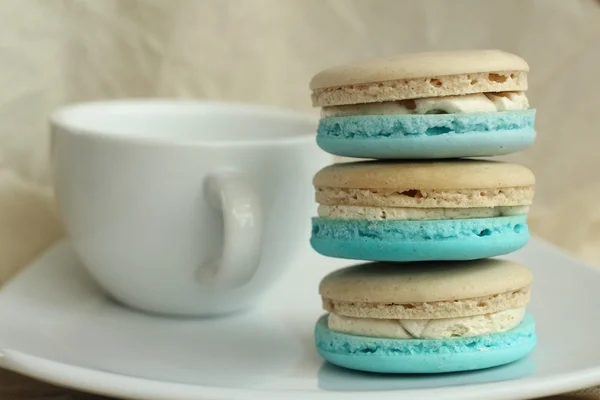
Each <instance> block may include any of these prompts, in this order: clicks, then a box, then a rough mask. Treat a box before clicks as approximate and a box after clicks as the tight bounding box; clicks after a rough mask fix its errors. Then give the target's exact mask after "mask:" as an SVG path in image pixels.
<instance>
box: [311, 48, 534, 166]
mask: <svg viewBox="0 0 600 400" xmlns="http://www.w3.org/2000/svg"><path fill="white" fill-rule="evenodd" d="M528 72H529V66H528V64H527V62H526V61H525V60H523V59H522V58H520V57H518V56H517V55H514V54H510V53H506V52H503V51H499V50H474V51H454V52H437V53H415V54H405V55H401V56H399V57H395V58H385V59H377V60H372V61H369V62H364V63H359V64H351V65H345V66H338V67H334V68H329V69H326V70H324V71H321V72H319V73H318V74H316V75H315V76H314V77H313V78H312V80H311V82H310V89H311V90H312V102H313V106H315V107H321V108H322V109H321V120H320V122H319V128H318V136H317V143H318V144H319V146H320V147H321V148H322V149H323V150H325V151H327V152H329V153H331V154H336V155H341V156H347V157H357V158H379V159H419V158H422V159H428V158H459V157H480V156H496V155H504V154H509V153H513V152H516V151H519V150H523V149H525V148H527V147H529V146H530V145H531V144H533V142H534V140H535V130H534V120H535V110H534V109H530V108H529V102H528V99H527V96H526V95H525V91H527V75H528Z"/></svg>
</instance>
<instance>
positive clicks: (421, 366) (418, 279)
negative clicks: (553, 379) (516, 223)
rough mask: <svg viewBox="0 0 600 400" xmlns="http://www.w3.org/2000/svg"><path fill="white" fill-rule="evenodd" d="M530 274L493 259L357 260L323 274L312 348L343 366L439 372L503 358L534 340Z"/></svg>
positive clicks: (520, 353) (515, 355)
mask: <svg viewBox="0 0 600 400" xmlns="http://www.w3.org/2000/svg"><path fill="white" fill-rule="evenodd" d="M531 282H532V275H531V273H530V272H529V271H528V270H527V269H526V268H525V267H523V266H521V265H519V264H517V263H514V262H511V261H508V260H499V259H483V260H475V261H461V262H450V263H427V265H425V266H424V265H423V264H422V263H419V264H415V263H408V264H402V265H395V264H390V263H370V264H361V265H357V266H353V267H349V268H344V269H341V270H338V271H335V272H333V273H331V274H329V275H327V276H326V277H325V278H323V280H322V281H321V284H320V286H319V292H320V294H321V296H322V300H323V308H324V309H325V310H326V311H327V312H328V314H326V315H324V316H323V317H321V318H320V319H319V321H318V322H317V324H316V327H315V343H316V347H317V350H318V352H319V354H320V355H321V356H322V357H323V358H324V359H326V360H328V361H329V362H331V363H333V364H336V365H339V366H342V367H345V368H350V369H356V370H361V371H370V372H379V373H440V372H454V371H467V370H475V369H482V368H489V367H493V366H498V365H503V364H507V363H510V362H513V361H516V360H518V359H520V358H523V357H525V356H526V355H527V354H529V352H531V350H532V349H533V348H534V347H535V346H536V343H537V338H536V334H535V323H534V319H533V317H532V316H531V315H530V314H529V313H528V312H527V311H526V306H527V304H528V302H529V298H530V285H531Z"/></svg>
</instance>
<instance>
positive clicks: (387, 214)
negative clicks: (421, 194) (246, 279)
mask: <svg viewBox="0 0 600 400" xmlns="http://www.w3.org/2000/svg"><path fill="white" fill-rule="evenodd" d="M528 212H529V206H500V207H481V208H405V207H361V206H328V205H324V204H319V207H318V209H317V213H318V215H319V217H322V218H335V219H367V220H377V221H379V220H420V221H422V220H432V219H465V218H490V217H502V216H509V215H521V214H527V213H528Z"/></svg>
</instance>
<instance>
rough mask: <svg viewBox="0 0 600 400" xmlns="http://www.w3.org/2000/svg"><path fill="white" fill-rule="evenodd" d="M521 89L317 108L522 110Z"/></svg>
mask: <svg viewBox="0 0 600 400" xmlns="http://www.w3.org/2000/svg"><path fill="white" fill-rule="evenodd" d="M528 108H529V101H528V100H527V96H526V95H525V93H524V92H501V93H475V94H466V95H462V96H446V97H427V98H423V99H414V100H400V101H386V102H382V103H365V104H352V105H345V106H330V107H323V108H321V117H322V118H326V117H343V116H349V115H409V114H460V113H475V112H498V111H515V110H526V109H528Z"/></svg>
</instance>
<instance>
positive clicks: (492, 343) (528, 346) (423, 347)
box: [315, 313, 537, 373]
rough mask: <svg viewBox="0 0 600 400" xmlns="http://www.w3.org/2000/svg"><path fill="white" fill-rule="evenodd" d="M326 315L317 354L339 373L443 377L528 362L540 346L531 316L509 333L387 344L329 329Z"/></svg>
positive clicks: (317, 331)
mask: <svg viewBox="0 0 600 400" xmlns="http://www.w3.org/2000/svg"><path fill="white" fill-rule="evenodd" d="M327 318H328V316H327V315H324V316H322V317H321V318H320V319H319V321H318V322H317V324H316V327H315V344H316V347H317V351H318V352H319V354H320V355H321V356H322V357H323V358H324V359H325V360H327V361H329V362H330V363H332V364H335V365H338V366H340V367H344V368H349V369H354V370H359V371H368V372H378V373H444V372H458V371H471V370H478V369H484V368H490V367H496V366H500V365H504V364H508V363H511V362H514V361H517V360H519V359H521V358H523V357H525V356H527V355H528V354H529V353H530V352H531V351H532V350H533V349H534V348H535V346H536V343H537V338H536V335H535V322H534V319H533V316H532V315H531V314H529V313H527V314H526V315H525V317H524V318H523V320H522V321H521V323H520V324H519V325H518V326H517V327H516V328H513V329H511V330H509V331H506V332H501V333H493V334H488V335H482V336H474V337H459V338H447V339H386V338H376V337H368V336H356V335H349V334H346V333H340V332H334V331H332V330H330V329H329V327H328V323H327Z"/></svg>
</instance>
